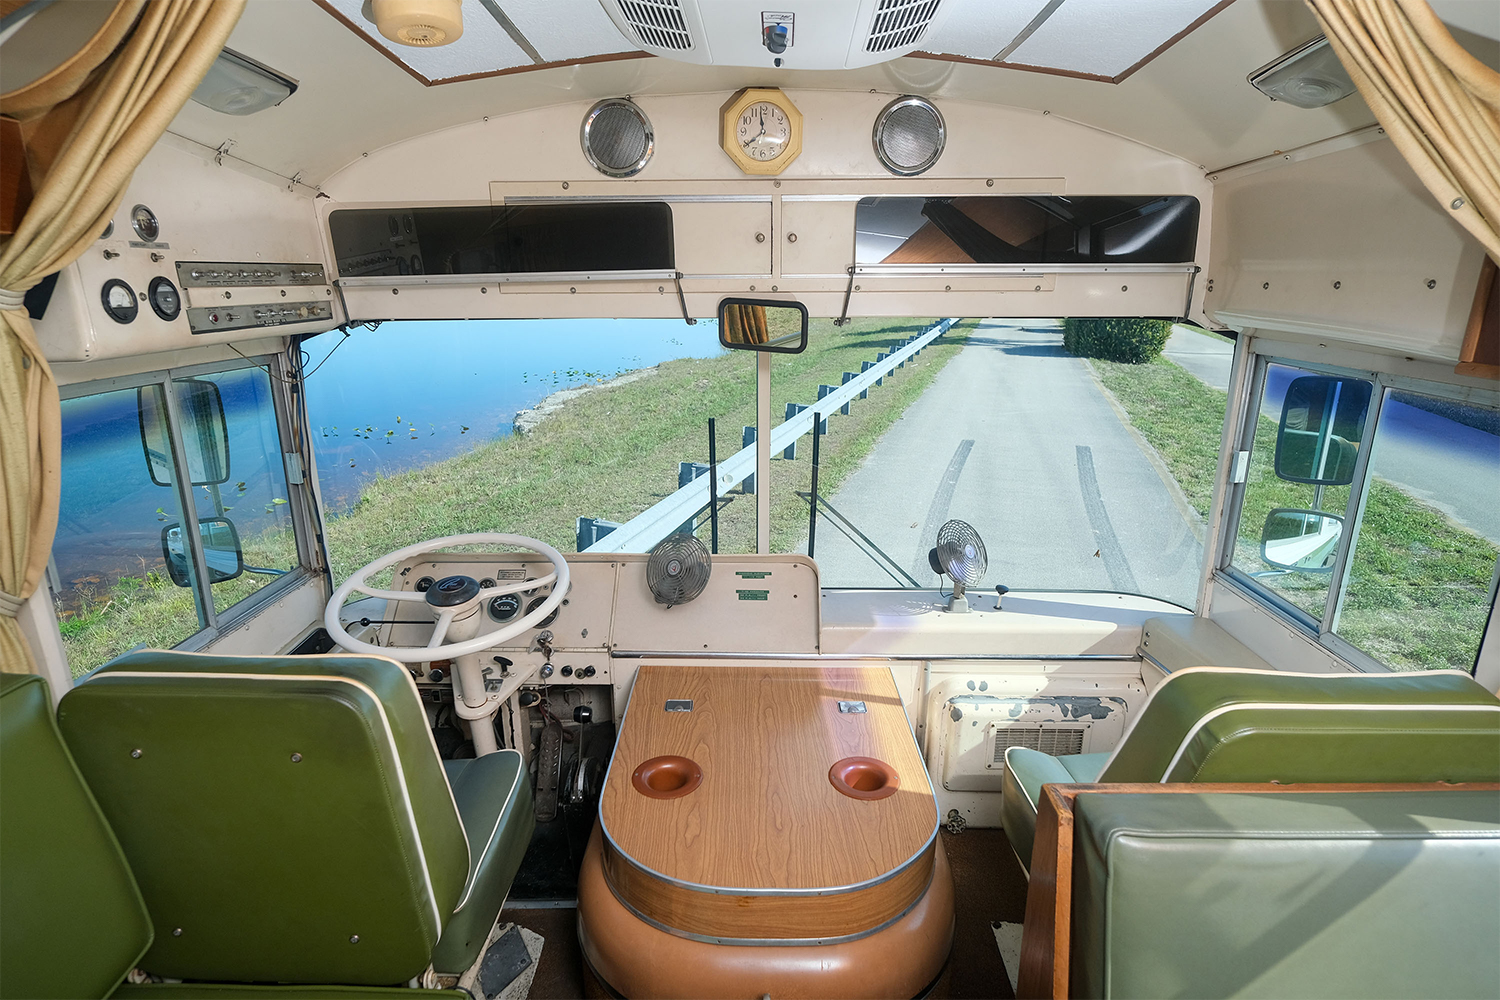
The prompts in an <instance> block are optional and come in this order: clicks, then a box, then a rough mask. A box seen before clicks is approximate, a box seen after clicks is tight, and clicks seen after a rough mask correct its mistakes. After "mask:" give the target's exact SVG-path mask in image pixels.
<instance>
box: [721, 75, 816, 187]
mask: <svg viewBox="0 0 1500 1000" xmlns="http://www.w3.org/2000/svg"><path fill="white" fill-rule="evenodd" d="M719 145H720V146H722V147H724V152H725V153H727V154H728V155H729V158H730V159H731V160H733V161H734V163H735V166H737V167H739V168H740V170H742V171H744V172H745V173H747V174H760V175H771V174H779V173H781V172H782V171H783V170H785V169H786V168H787V165H788V164H790V163H791V162H792V161H793V160H795V159H796V158H797V156H798V154H800V153H801V152H802V112H800V111H798V110H797V106H796V105H794V104H793V103H792V102H791V100H790V99H789V98H788V97H787V96H786V95H785V94H783V93H782V92H781V91H780V90H777V89H775V88H773V87H747V88H746V89H744V90H742V91H740V92H739V93H737V94H735V95H734V96H733V97H731V98H730V99H729V101H728V103H726V104H725V105H724V106H723V107H722V108H720V109H719Z"/></svg>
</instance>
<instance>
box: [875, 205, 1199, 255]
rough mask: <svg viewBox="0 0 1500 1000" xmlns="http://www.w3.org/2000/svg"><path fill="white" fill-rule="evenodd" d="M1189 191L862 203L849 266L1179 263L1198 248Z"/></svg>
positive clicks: (1196, 208)
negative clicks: (1157, 193) (854, 263)
mask: <svg viewBox="0 0 1500 1000" xmlns="http://www.w3.org/2000/svg"><path fill="white" fill-rule="evenodd" d="M1198 212H1199V206H1198V199H1197V198H1193V197H1190V196H1187V195H1166V196H1149V195H1147V196H1128V197H1116V196H1105V195H1086V196H1081V197H1063V196H1061V195H1044V196H1014V195H1013V196H1005V195H997V196H993V197H975V198H962V197H960V198H923V197H899V198H865V199H863V200H861V201H860V203H859V205H858V206H857V207H856V209H855V215H854V228H855V262H856V263H857V264H859V265H876V264H901V265H924V264H938V265H942V264H1110V263H1115V264H1185V263H1190V262H1191V261H1192V260H1193V256H1194V252H1195V250H1196V248H1197V243H1198Z"/></svg>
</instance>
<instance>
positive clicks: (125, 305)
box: [99, 278, 141, 323]
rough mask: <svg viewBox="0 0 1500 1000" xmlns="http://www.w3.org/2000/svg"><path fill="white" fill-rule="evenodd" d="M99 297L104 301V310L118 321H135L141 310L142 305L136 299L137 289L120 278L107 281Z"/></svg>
mask: <svg viewBox="0 0 1500 1000" xmlns="http://www.w3.org/2000/svg"><path fill="white" fill-rule="evenodd" d="M99 298H100V301H102V302H103V303H104V311H105V312H107V313H108V314H109V318H110V319H112V320H114V321H115V322H116V323H130V322H133V321H134V320H135V314H136V313H138V312H140V308H141V307H140V305H139V304H138V303H137V302H136V300H135V289H133V288H131V287H130V286H129V285H127V284H125V282H123V281H121V280H120V279H119V278H110V279H109V280H108V281H106V282H105V283H104V288H103V289H101V290H100V292H99Z"/></svg>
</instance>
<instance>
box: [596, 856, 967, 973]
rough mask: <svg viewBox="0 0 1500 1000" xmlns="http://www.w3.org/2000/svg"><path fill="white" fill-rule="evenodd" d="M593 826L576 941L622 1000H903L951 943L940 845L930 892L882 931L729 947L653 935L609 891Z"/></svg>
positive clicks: (949, 893) (938, 965)
mask: <svg viewBox="0 0 1500 1000" xmlns="http://www.w3.org/2000/svg"><path fill="white" fill-rule="evenodd" d="M601 839H602V838H601V837H600V834H599V829H598V827H595V828H594V833H593V836H592V837H591V838H590V839H589V846H588V850H587V851H586V852H585V854H584V858H583V869H582V871H580V872H579V876H578V939H579V942H580V944H581V945H582V947H583V954H584V957H585V958H586V959H587V960H588V962H589V964H590V965H591V966H592V967H593V969H594V971H595V972H596V973H597V974H598V975H599V976H600V977H601V978H602V979H604V980H605V981H606V982H607V983H608V984H609V985H610V986H611V987H612V988H613V989H615V990H617V991H619V993H620V994H621V995H623V996H626V997H634V998H644V997H662V998H670V997H684V998H690V997H701V998H705V1000H710V998H721V997H722V998H730V997H757V996H765V995H767V994H769V995H770V996H773V997H777V998H778V1000H781V998H796V997H856V996H857V997H871V998H886V997H888V998H890V1000H909V998H911V997H914V996H918V995H920V994H921V993H922V992H923V990H925V989H926V987H927V986H928V985H929V984H930V983H932V981H933V980H934V979H936V978H937V976H938V974H939V973H940V972H941V971H942V968H943V963H944V962H946V961H947V959H948V951H949V948H950V947H951V946H952V944H953V876H952V874H951V873H950V872H949V870H948V858H947V855H946V854H944V853H943V846H942V843H941V841H939V842H938V843H937V844H936V845H935V847H934V851H935V857H934V862H935V863H934V865H933V874H932V884H931V885H930V886H929V887H928V889H927V891H926V893H924V894H923V896H922V897H921V898H920V899H919V900H917V902H916V904H915V905H914V906H913V907H912V908H911V909H910V910H909V911H907V913H906V914H905V915H904V916H902V917H901V918H900V919H898V920H896V921H895V922H894V923H892V924H891V925H890V926H888V927H885V928H883V929H881V930H878V931H875V932H873V933H871V934H869V935H868V936H866V937H862V938H859V939H857V940H854V941H846V942H843V943H840V944H827V945H769V946H756V945H728V944H712V943H709V942H706V941H697V940H693V939H691V938H687V937H681V936H678V935H676V934H670V933H668V932H666V931H663V930H659V929H657V928H656V927H653V926H652V925H651V924H648V923H646V922H645V921H644V920H642V919H640V918H639V917H637V916H636V915H635V914H633V913H631V912H630V911H629V910H628V909H626V908H625V907H624V906H623V905H622V904H621V903H620V901H619V900H618V899H617V898H616V897H615V894H614V893H613V892H612V891H611V890H610V888H609V885H608V883H607V882H606V881H605V878H604V868H603V865H602V863H601V854H602V849H601Z"/></svg>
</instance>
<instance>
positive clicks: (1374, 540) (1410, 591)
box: [1333, 390, 1500, 670]
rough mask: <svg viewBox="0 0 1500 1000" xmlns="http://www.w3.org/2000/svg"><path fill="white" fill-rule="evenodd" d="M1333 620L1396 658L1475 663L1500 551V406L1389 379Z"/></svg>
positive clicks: (1383, 656)
mask: <svg viewBox="0 0 1500 1000" xmlns="http://www.w3.org/2000/svg"><path fill="white" fill-rule="evenodd" d="M1370 473H1371V474H1370V476H1369V477H1368V478H1367V481H1366V482H1367V485H1366V492H1365V496H1364V504H1363V509H1362V511H1361V513H1360V517H1359V521H1358V526H1357V528H1356V530H1355V535H1354V538H1353V550H1352V552H1351V553H1350V556H1349V569H1348V573H1347V576H1346V580H1345V583H1344V589H1343V593H1342V594H1341V595H1340V598H1339V603H1338V613H1337V616H1336V617H1335V619H1334V623H1333V631H1334V633H1335V634H1336V635H1338V636H1340V637H1341V638H1343V639H1345V640H1347V641H1348V642H1350V643H1352V644H1353V645H1355V646H1356V647H1358V648H1359V649H1361V650H1363V651H1365V652H1366V653H1369V654H1370V655H1371V656H1373V657H1375V658H1376V659H1378V660H1380V661H1381V662H1382V663H1384V664H1385V665H1386V666H1388V667H1390V668H1391V669H1393V670H1438V669H1443V668H1448V667H1456V668H1458V669H1460V670H1472V669H1473V668H1474V660H1475V657H1476V656H1477V655H1478V652H1479V641H1480V639H1481V638H1482V637H1483V635H1484V623H1485V618H1486V616H1487V615H1488V614H1489V608H1490V601H1491V599H1492V597H1493V593H1494V592H1493V589H1492V588H1493V585H1494V579H1495V570H1496V556H1497V554H1500V504H1497V503H1496V498H1497V497H1500V412H1497V411H1496V410H1494V409H1487V408H1483V407H1478V406H1473V405H1468V404H1464V403H1456V402H1452V401H1449V400H1444V399H1437V398H1434V397H1432V396H1424V395H1419V394H1417V393H1413V392H1404V391H1399V390H1389V391H1387V392H1386V395H1385V398H1384V400H1383V402H1382V403H1381V405H1380V420H1379V422H1378V423H1377V424H1376V428H1375V439H1374V442H1373V447H1372V449H1371V452H1370Z"/></svg>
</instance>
